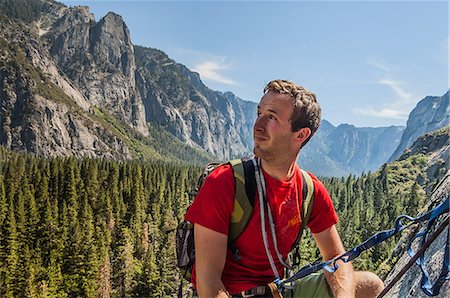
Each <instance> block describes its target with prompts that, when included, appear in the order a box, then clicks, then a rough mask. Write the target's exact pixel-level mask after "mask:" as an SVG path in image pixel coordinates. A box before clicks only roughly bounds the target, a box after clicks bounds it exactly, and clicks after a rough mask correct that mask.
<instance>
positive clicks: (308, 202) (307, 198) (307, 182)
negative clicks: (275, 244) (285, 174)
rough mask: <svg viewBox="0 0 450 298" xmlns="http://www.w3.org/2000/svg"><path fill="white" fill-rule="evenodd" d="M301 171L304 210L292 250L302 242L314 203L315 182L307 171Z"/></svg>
mask: <svg viewBox="0 0 450 298" xmlns="http://www.w3.org/2000/svg"><path fill="white" fill-rule="evenodd" d="M300 172H301V174H302V211H301V213H300V216H301V218H302V224H301V226H300V231H299V232H298V235H297V239H296V240H295V242H294V244H293V245H292V249H291V250H293V249H294V248H295V247H296V246H297V245H298V243H299V242H300V240H301V238H302V235H303V231H304V230H305V228H306V224H307V223H308V221H309V218H310V216H311V212H312V208H313V205H314V183H313V181H312V178H311V176H310V175H309V174H308V173H307V172H306V171H304V170H302V169H300Z"/></svg>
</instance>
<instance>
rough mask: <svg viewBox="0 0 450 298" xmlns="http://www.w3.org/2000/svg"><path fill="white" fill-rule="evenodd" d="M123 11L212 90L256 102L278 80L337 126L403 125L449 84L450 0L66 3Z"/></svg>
mask: <svg viewBox="0 0 450 298" xmlns="http://www.w3.org/2000/svg"><path fill="white" fill-rule="evenodd" d="M60 2H62V3H65V4H66V5H71V6H74V5H87V6H89V7H90V11H91V12H92V13H94V15H95V18H96V20H97V21H98V20H100V19H101V18H102V17H103V16H105V15H106V14H107V13H108V12H109V11H113V12H116V13H118V14H120V15H121V16H122V17H123V18H124V20H125V23H126V24H127V26H128V28H129V30H130V32H131V38H132V42H133V43H134V44H137V45H142V46H146V47H152V48H157V49H160V50H162V51H164V52H166V53H167V54H168V55H169V57H171V58H172V59H174V60H175V61H177V62H179V63H182V64H184V65H186V66H187V67H188V68H189V69H191V70H194V71H197V72H198V73H200V76H201V78H202V80H203V82H204V83H205V84H206V85H207V86H208V87H210V88H211V89H214V90H220V91H232V92H233V93H235V94H236V95H237V96H239V97H240V98H242V99H245V100H251V101H259V100H260V97H261V95H262V89H263V87H264V85H265V84H266V83H267V82H269V81H270V80H272V79H276V78H282V79H289V80H293V81H295V82H297V83H299V84H301V85H303V86H305V87H306V88H307V89H310V90H311V91H313V92H314V93H316V95H317V97H318V100H319V102H320V104H321V106H322V111H323V118H324V119H326V120H328V121H330V122H331V123H332V124H334V125H339V124H341V123H349V124H353V125H355V126H358V127H362V126H372V127H374V126H389V125H405V124H406V120H407V117H408V114H409V112H410V111H411V110H412V109H413V108H414V107H415V105H416V104H417V103H418V102H419V101H420V100H421V99H422V98H423V97H425V96H427V95H434V96H441V95H443V94H444V93H445V92H446V91H447V90H448V88H449V79H448V78H449V72H448V67H449V33H448V30H449V22H448V21H449V20H448V15H449V5H448V2H447V1H286V2H280V1H277V2H275V1H143V0H141V1H119V0H117V1H106V0H86V1H70V0H64V1H60Z"/></svg>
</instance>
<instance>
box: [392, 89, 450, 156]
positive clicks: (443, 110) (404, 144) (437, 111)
mask: <svg viewBox="0 0 450 298" xmlns="http://www.w3.org/2000/svg"><path fill="white" fill-rule="evenodd" d="M449 121H450V106H449V91H447V92H446V93H445V94H444V95H442V96H427V97H425V98H423V99H422V100H421V101H420V102H419V103H418V104H417V106H416V107H415V108H414V109H413V110H412V111H411V113H410V114H409V117H408V121H407V123H406V129H405V131H404V133H403V135H402V139H401V141H400V144H399V145H398V147H397V149H396V150H395V151H394V153H393V154H392V156H391V157H390V158H389V161H393V160H395V159H396V158H398V157H399V156H400V155H401V154H402V152H403V150H405V149H406V148H408V147H409V146H411V145H412V143H413V142H414V141H415V140H416V139H417V138H418V137H419V136H421V135H423V134H425V133H427V132H431V131H434V130H437V129H439V128H441V127H444V126H446V125H447V124H448V123H449Z"/></svg>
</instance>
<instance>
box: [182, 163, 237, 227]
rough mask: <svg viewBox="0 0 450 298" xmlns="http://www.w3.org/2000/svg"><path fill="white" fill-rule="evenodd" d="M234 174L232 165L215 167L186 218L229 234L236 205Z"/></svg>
mask: <svg viewBox="0 0 450 298" xmlns="http://www.w3.org/2000/svg"><path fill="white" fill-rule="evenodd" d="M234 184H235V183H234V176H233V172H232V169H231V166H230V165H228V164H227V165H223V166H220V167H218V168H217V169H215V170H214V171H213V172H212V173H211V174H209V176H208V177H207V178H206V180H205V182H204V183H203V185H202V187H201V189H200V191H199V192H198V194H197V196H196V198H195V199H194V201H193V203H192V205H191V206H190V207H189V209H188V211H187V213H186V215H185V219H186V220H188V221H190V222H192V223H195V224H199V225H202V226H204V227H206V228H208V229H211V230H213V231H216V232H219V233H222V234H225V235H228V228H229V226H230V218H231V213H232V212H233V207H234V193H235V191H234V187H235V185H234Z"/></svg>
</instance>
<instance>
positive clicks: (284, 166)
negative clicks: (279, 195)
mask: <svg viewBox="0 0 450 298" xmlns="http://www.w3.org/2000/svg"><path fill="white" fill-rule="evenodd" d="M261 167H262V168H263V169H264V171H265V172H266V173H267V174H268V175H269V176H270V177H272V178H275V179H277V180H278V181H289V180H290V179H291V178H292V176H293V175H294V172H295V160H294V161H293V162H279V163H275V162H272V161H267V160H264V159H261Z"/></svg>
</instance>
